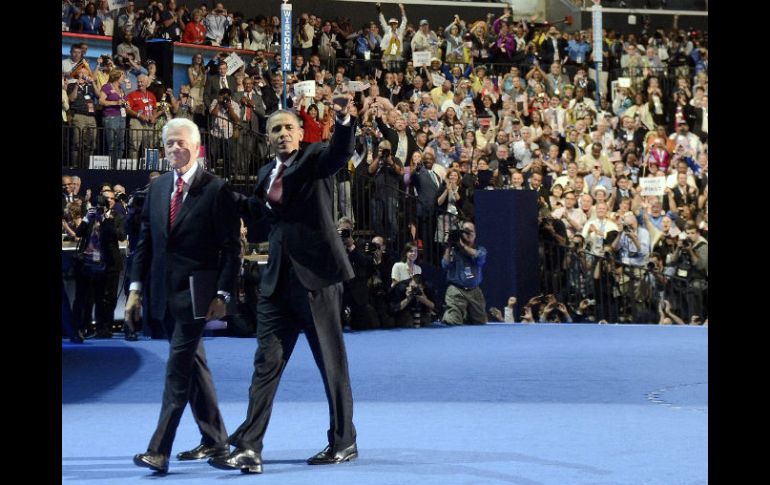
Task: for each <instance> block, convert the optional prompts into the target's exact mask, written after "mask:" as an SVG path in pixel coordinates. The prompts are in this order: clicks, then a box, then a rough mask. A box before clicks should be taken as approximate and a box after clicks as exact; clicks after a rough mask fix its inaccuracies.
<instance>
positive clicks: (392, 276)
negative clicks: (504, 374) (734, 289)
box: [62, 0, 709, 328]
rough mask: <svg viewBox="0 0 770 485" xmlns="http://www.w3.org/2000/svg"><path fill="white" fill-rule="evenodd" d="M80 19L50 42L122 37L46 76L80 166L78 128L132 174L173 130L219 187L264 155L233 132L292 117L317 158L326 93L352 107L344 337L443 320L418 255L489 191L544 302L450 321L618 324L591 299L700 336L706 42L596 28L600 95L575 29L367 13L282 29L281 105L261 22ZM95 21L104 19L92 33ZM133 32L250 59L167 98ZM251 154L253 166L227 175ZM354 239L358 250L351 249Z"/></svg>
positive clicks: (85, 143) (443, 238)
mask: <svg viewBox="0 0 770 485" xmlns="http://www.w3.org/2000/svg"><path fill="white" fill-rule="evenodd" d="M82 3H83V2H63V10H62V25H63V28H64V27H65V26H67V27H69V30H70V31H80V32H89V33H93V32H91V31H89V30H88V29H91V28H92V26H93V25H92V24H100V25H101V26H102V29H103V30H102V31H100V32H97V33H104V34H107V35H109V33H108V29H107V27H106V25H108V24H110V22H109V20H110V19H111V20H112V22H111V24H112V30H111V31H109V32H111V33H112V35H114V36H119V42H116V45H117V48H116V52H115V54H114V55H113V56H112V57H109V58H108V57H105V58H100V59H99V61H98V62H97V65H96V66H93V67H92V66H90V64H89V63H88V61H87V60H84V59H85V52H84V51H87V46H83V45H75V46H73V48H72V50H71V57H70V58H69V59H65V60H64V61H63V62H62V76H63V77H62V83H63V87H62V89H63V93H62V101H63V106H62V116H63V123H66V124H67V126H71V127H77V128H78V130H76V133H78V135H77V139H75V140H73V141H72V142H71V143H70V146H71V149H72V151H73V152H77V154H76V156H81V155H80V154H81V152H85V153H91V152H93V149H94V145H95V138H90V139H89V136H91V135H88V136H86V135H85V133H89V131H88V130H93V129H95V128H96V127H97V126H99V127H104V128H107V129H110V130H112V132H113V133H115V134H116V135H115V137H114V138H111V137H107V139H108V140H111V142H108V144H106V145H105V149H106V151H107V152H108V153H115V158H118V157H119V156H120V155H122V154H124V153H126V150H125V147H124V146H123V144H121V141H122V140H125V141H126V142H127V143H126V144H125V145H126V146H128V150H127V154H128V156H129V157H130V158H135V157H136V156H137V153H138V152H139V150H140V147H142V146H145V147H146V146H149V145H152V144H153V142H152V141H151V140H146V139H145V138H143V137H147V136H150V135H148V134H151V133H153V132H154V133H156V135H155V136H157V133H158V130H159V129H160V128H161V127H162V124H163V123H164V122H166V121H168V120H169V119H172V118H174V117H187V118H189V119H191V120H193V121H195V122H196V123H197V124H198V125H199V126H200V127H201V128H202V129H203V130H204V131H205V132H207V133H209V134H210V135H211V136H212V137H213V138H216V139H217V140H218V142H217V143H211V147H210V148H209V150H210V151H209V153H208V154H207V157H213V158H214V160H216V159H217V158H222V159H224V161H225V163H224V166H225V174H228V173H232V171H233V170H238V169H242V170H246V171H252V170H254V169H255V168H256V165H259V164H260V163H263V162H264V160H265V156H264V155H266V154H267V148H266V146H265V145H264V141H263V139H262V138H260V137H259V136H251V137H250V136H246V135H245V134H246V133H257V134H263V133H264V132H265V126H264V122H265V119H266V117H267V116H269V115H270V114H271V113H273V112H275V111H276V110H279V109H290V110H293V111H295V112H296V113H297V114H298V116H301V118H302V120H303V125H304V140H303V141H304V142H305V143H312V142H317V141H325V140H328V139H329V138H330V137H331V135H332V133H333V127H334V120H333V116H332V112H331V109H330V106H331V104H332V101H333V99H334V97H335V96H339V95H340V94H342V93H348V92H352V93H353V94H354V95H355V96H354V99H353V104H352V106H351V113H352V114H353V115H354V116H357V117H358V128H357V132H356V149H355V154H354V156H353V157H352V159H351V160H350V162H349V164H348V167H347V169H343V170H342V171H341V172H340V173H339V174H338V176H337V180H338V182H339V183H338V184H337V187H335V215H336V216H337V217H339V218H340V221H341V222H340V230H341V231H346V230H347V231H350V233H348V232H345V233H344V234H345V236H346V237H343V240H344V241H345V245H346V247H347V248H351V247H355V251H353V250H351V251H352V252H351V260H352V262H353V266H354V269H356V268H357V267H359V268H362V269H361V271H360V274H359V272H356V278H355V279H354V280H351V281H350V282H349V283H348V285H349V286H350V287H351V290H350V291H349V292H346V296H345V298H346V302H347V308H348V313H347V321H348V322H349V324H350V325H351V326H352V327H353V328H356V327H358V328H369V327H376V328H388V327H392V326H396V325H399V326H415V325H417V326H420V325H425V324H426V323H427V322H430V321H432V320H433V319H439V318H443V320H444V321H445V322H446V323H450V322H455V321H457V319H455V318H454V315H453V314H452V312H449V317H447V314H446V313H441V312H440V311H438V310H439V307H442V306H444V305H442V302H439V301H437V297H436V295H435V294H434V293H433V289H432V288H430V285H426V284H425V281H424V280H423V279H422V278H421V277H419V276H418V275H419V274H420V273H419V271H416V270H415V268H419V265H417V264H416V263H415V259H414V257H415V256H416V255H420V254H423V255H424V254H425V252H426V251H427V250H428V249H430V248H431V247H433V246H435V247H437V248H438V249H439V250H438V251H436V254H437V257H436V258H435V259H434V260H432V261H430V262H429V263H438V262H439V261H440V260H445V259H446V257H445V255H444V254H443V252H444V250H445V249H446V248H451V247H453V244H456V242H454V241H452V240H450V238H451V235H452V233H453V232H456V231H457V230H461V234H462V236H461V237H466V236H467V233H466V232H462V231H464V230H465V229H467V230H470V231H472V232H474V233H475V229H472V228H463V224H464V223H465V222H468V223H472V221H473V220H474V211H475V209H474V203H473V201H474V192H475V191H477V190H494V189H510V190H532V191H536V192H537V198H538V216H539V217H538V219H539V221H540V224H541V228H540V229H541V230H540V235H541V241H542V242H543V244H542V245H541V253H542V254H541V260H542V262H541V267H542V270H543V271H542V275H541V287H542V288H543V295H541V296H539V297H536V298H535V301H529V302H528V303H527V304H526V305H524V306H522V307H521V308H519V307H516V306H515V305H516V298H515V297H512V300H510V301H509V305H510V302H511V301H513V302H514V303H513V306H511V307H510V308H509V307H506V308H505V309H504V310H506V311H505V314H503V312H501V311H500V310H498V309H494V310H490V311H489V312H488V311H487V310H486V309H484V308H479V309H477V308H476V306H477V305H471V304H468V302H467V301H466V305H465V306H463V311H462V317H460V318H459V320H460V322H463V321H464V322H466V323H467V322H469V321H481V320H482V318H481V315H482V314H483V315H484V319H483V321H486V318H487V316H488V315H489V318H490V319H497V320H501V321H510V320H511V319H512V318H514V317H513V315H520V316H519V317H518V318H519V319H520V320H521V321H562V322H564V321H610V322H613V321H618V319H619V313H620V310H621V309H619V308H615V309H614V310H611V309H607V308H609V307H608V306H607V305H606V304H607V303H608V302H613V301H617V300H618V298H619V297H620V296H624V297H627V299H628V300H634V301H638V300H640V299H646V301H653V302H654V310H655V312H654V313H653V314H652V315H645V314H643V313H639V312H636V313H634V315H637V316H639V315H643V316H639V318H645V321H653V318H654V321H659V322H661V323H671V322H674V323H679V322H682V321H684V322H692V323H701V322H705V321H707V317H708V305H707V287H708V284H707V282H708V158H709V156H708V48H707V45H708V44H707V42H708V34H707V32H697V31H688V30H686V29H683V28H680V27H679V26H678V18H677V17H676V16H674V22H673V25H672V28H671V29H669V30H668V31H666V30H664V29H659V30H656V31H647V29H646V28H645V30H644V31H642V32H616V31H611V30H610V31H607V32H606V33H603V34H604V39H605V42H604V43H603V49H602V52H601V56H602V59H603V63H602V70H603V71H601V72H599V73H598V74H599V76H598V81H599V83H598V85H597V82H596V78H597V76H596V75H597V73H596V71H595V69H596V63H595V61H596V59H597V54H598V53H594V52H593V51H592V45H591V44H590V40H591V39H592V33H591V31H590V30H587V31H578V32H574V33H571V32H562V31H560V30H559V29H558V28H557V27H556V26H555V25H552V24H547V23H544V24H535V23H533V20H532V19H524V20H518V21H517V20H514V15H513V13H512V12H511V11H510V10H509V9H507V8H505V9H503V13H502V15H493V14H490V15H489V16H487V17H486V18H484V19H463V18H462V17H461V15H459V14H458V15H456V16H455V18H454V19H453V21H452V22H451V23H449V24H448V25H441V26H435V28H433V26H432V24H431V22H430V20H429V19H420V20H414V19H411V20H410V19H409V18H408V12H407V10H406V7H405V6H404V5H399V6H398V14H397V15H396V11H395V8H396V7H395V6H392V5H386V6H380V5H379V4H377V5H376V7H375V8H376V10H375V12H373V19H372V21H371V22H367V23H365V24H364V25H362V26H361V27H360V29H357V28H356V27H355V26H353V25H352V24H351V22H350V21H349V20H347V19H345V18H335V19H322V18H320V17H319V16H316V15H312V14H308V13H300V14H299V15H297V16H296V26H295V29H294V34H295V39H294V50H293V53H294V55H293V64H292V69H291V70H290V71H289V72H287V73H286V74H285V75H286V83H287V90H286V92H285V93H284V88H283V86H284V79H283V76H284V75H283V74H282V73H281V71H280V70H279V66H278V65H277V64H276V59H275V53H276V52H277V45H278V44H277V41H278V40H279V33H280V28H279V26H280V21H279V18H278V17H277V16H275V15H273V16H267V15H256V16H255V17H254V18H253V19H246V18H245V17H244V16H243V15H241V14H240V13H237V12H236V13H229V12H228V11H227V10H226V9H225V8H224V5H223V4H222V3H216V4H215V5H214V8H213V9H211V10H210V11H209V10H208V9H206V8H204V7H205V5H203V4H202V5H201V6H200V7H199V8H196V9H193V10H192V11H191V12H188V10H187V8H186V7H184V6H177V3H176V2H175V1H174V0H171V1H168V2H165V4H164V3H162V2H159V1H150V2H148V4H147V6H146V8H144V9H143V10H142V9H136V7H135V6H134V2H129V7H128V8H126V9H125V10H120V11H113V12H105V8H104V5H105V4H106V2H100V3H99V5H95V6H93V7H92V5H94V4H93V3H89V4H88V5H86V6H82V5H79V4H82ZM386 10H387V12H386ZM94 15H95V16H96V17H95V18H99V19H101V21H100V22H90V21H89V19H93V18H94ZM100 15H101V17H100ZM391 15H393V16H391ZM148 19H150V21H149V22H148ZM78 26H79V27H78ZM148 26H150V27H148ZM96 28H97V30H98V27H96ZM175 35H176V36H177V37H175ZM152 36H160V37H164V38H168V39H171V40H181V41H183V42H188V43H192V44H209V45H214V46H222V47H234V48H238V49H245V50H249V51H254V55H253V56H244V60H245V61H246V64H245V66H243V67H242V68H241V69H239V70H238V71H236V72H235V73H234V74H232V75H228V74H227V65H226V63H225V61H224V58H225V57H226V56H227V54H228V52H226V51H223V52H221V53H217V54H216V55H215V56H214V57H213V58H212V59H211V60H210V61H209V62H205V60H204V56H203V55H202V54H196V55H195V56H194V57H193V59H192V62H191V66H190V68H189V69H188V77H189V82H188V83H185V84H184V85H182V86H181V87H180V88H179V94H178V96H177V95H175V93H174V91H173V90H172V89H170V87H166V86H163V85H162V83H160V82H159V79H158V76H157V65H156V64H155V63H154V62H153V61H151V60H146V59H145V60H144V61H142V59H143V56H142V51H143V49H142V46H141V44H142V42H143V41H144V40H146V39H149V38H151V37H152ZM84 47H85V49H84ZM418 53H427V56H428V57H429V60H428V61H427V64H426V65H423V66H416V65H415V62H414V59H415V57H414V54H418ZM168 68H170V66H168ZM302 81H314V84H315V94H308V93H307V91H305V90H302V91H300V90H299V89H295V87H294V86H295V85H297V83H299V82H302ZM134 86H136V89H135V90H133V91H132V89H133V88H134ZM597 90H598V92H600V93H601V100H600V102H599V103H596V102H595V99H594V98H595V96H596V93H597ZM284 95H285V99H286V101H285V102H284ZM223 108H224V109H223ZM207 115H208V116H207ZM126 119H128V120H129V123H126V121H125V120H126ZM122 130H125V132H126V133H128V134H127V135H124V134H123V131H122ZM91 132H93V131H91ZM94 136H95V135H94ZM89 150H91V152H89ZM255 153H256V154H259V156H257V157H252V158H251V162H250V163H253V164H255V166H254V167H249V166H242V165H239V163H242V162H243V161H244V160H247V158H248V156H249V154H255ZM244 154H246V155H244ZM657 178H659V180H660V181H661V183H660V184H655V183H653V182H654V179H657ZM655 187H657V189H656V188H655ZM363 194H366V195H365V196H364V195H363ZM648 194H651V195H648ZM362 198H365V199H366V200H362ZM406 200H410V201H412V202H411V203H410V204H406V203H405V201H406ZM361 203H364V204H365V205H366V206H367V210H366V211H359V210H358V209H359V206H360V205H361ZM407 206H408V208H407ZM362 214H366V215H365V216H363V215H362ZM347 226H350V227H347ZM355 226H357V227H358V230H359V231H361V230H362V229H366V230H367V231H368V233H369V237H366V238H362V239H359V240H357V241H355V240H354V238H353V237H352V236H353V232H354V231H355V229H354V227H355ZM372 235H373V236H374V237H371V236H372ZM454 247H456V246H454ZM378 251H379V252H378ZM383 251H384V253H385V254H401V253H402V252H403V255H404V256H403V260H402V261H401V262H395V261H392V259H394V258H390V259H391V261H390V263H388V264H384V265H383ZM353 252H355V253H356V254H353ZM359 253H360V254H359ZM359 256H363V257H365V260H364V259H362V258H360V257H359ZM354 257H358V263H356V262H355V261H353V259H354ZM386 259H388V258H386ZM425 259H428V258H425ZM426 262H428V261H426ZM357 264H358V266H357ZM442 264H443V262H442ZM482 265H483V263H482ZM445 269H446V267H445ZM450 272H451V270H447V278H448V280H449V281H450V283H451V281H452V280H451V277H449V273H450ZM406 275H408V276H409V277H408V278H404V276H406ZM404 282H406V283H404ZM450 287H451V288H452V291H448V292H447V294H448V295H447V297H446V298H445V300H444V302H443V303H444V304H445V305H448V303H449V301H450V298H451V295H450V294H454V293H455V291H454V290H455V289H458V287H459V288H460V289H459V290H458V292H460V293H462V292H468V291H470V290H466V289H464V288H471V286H465V285H462V284H456V285H450ZM476 287H477V286H476ZM356 288H358V289H356ZM415 288H419V290H416V289H415ZM364 293H366V295H367V296H368V298H366V299H364V298H362V297H361V295H363V294H364ZM364 300H366V301H364ZM470 301H474V300H473V298H471V300H470ZM482 301H483V300H482ZM559 301H561V303H559ZM418 307H419V311H418V310H417V308H418ZM514 308H515V311H514V310H513V309H514ZM602 308H605V309H604V310H602ZM477 310H478V311H477ZM509 310H510V311H509ZM626 311H627V312H631V311H630V310H629V309H628V308H626ZM476 313H478V315H476ZM632 313H633V312H632ZM509 314H510V316H508V315H509ZM474 315H476V316H474ZM367 326H369V327H367Z"/></svg>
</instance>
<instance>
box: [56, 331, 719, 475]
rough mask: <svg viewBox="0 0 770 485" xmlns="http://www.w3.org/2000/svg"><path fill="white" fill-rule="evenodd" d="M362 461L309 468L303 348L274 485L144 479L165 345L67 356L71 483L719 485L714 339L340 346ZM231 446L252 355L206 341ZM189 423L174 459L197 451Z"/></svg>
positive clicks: (376, 338)
mask: <svg viewBox="0 0 770 485" xmlns="http://www.w3.org/2000/svg"><path fill="white" fill-rule="evenodd" d="M345 340H346V343H347V346H348V357H349V360H350V367H351V378H352V385H353V396H354V399H355V418H354V420H355V424H356V427H357V430H358V447H359V452H360V458H359V459H358V460H356V461H354V462H351V463H347V464H343V465H337V466H332V467H311V466H308V465H306V464H305V459H306V458H307V457H309V456H311V455H312V454H314V453H316V452H317V451H319V450H320V449H321V448H323V447H324V446H325V437H326V429H327V426H328V410H327V406H326V399H325V396H324V392H323V387H322V383H321V379H320V375H319V373H318V370H317V369H316V367H315V364H314V363H313V359H312V356H311V354H310V350H309V348H308V346H307V342H306V341H304V338H300V341H299V342H298V344H297V347H296V350H295V352H294V355H293V357H292V359H291V361H290V362H289V365H288V367H287V369H286V372H285V373H284V376H283V379H282V381H281V386H280V388H279V391H278V396H277V399H276V403H275V406H274V408H273V415H272V418H271V422H270V426H269V428H268V433H267V436H266V438H265V449H264V452H263V458H264V460H265V472H264V474H263V475H259V476H253V475H242V474H240V473H238V472H226V471H222V470H217V469H214V468H211V467H209V466H208V465H207V464H206V463H205V461H201V462H179V461H176V460H175V459H172V461H171V466H170V472H169V474H168V475H167V476H165V477H159V476H154V475H152V474H151V473H150V472H149V470H147V469H145V468H138V467H136V466H134V465H133V463H132V456H133V455H134V454H135V453H138V452H142V451H144V450H145V449H146V446H147V442H148V441H149V438H150V436H151V434H152V432H153V430H154V428H155V424H156V422H157V419H158V413H159V411H160V399H161V393H162V386H163V374H164V369H165V359H166V354H167V352H168V344H167V343H166V342H164V341H140V342H125V341H123V340H101V341H93V340H92V341H87V343H86V344H83V345H72V344H69V343H66V342H63V344H62V354H63V358H62V389H63V391H62V394H63V395H62V399H63V405H62V454H63V456H62V482H63V483H65V482H66V483H81V484H98V485H116V484H121V485H123V484H135V483H141V482H140V481H143V480H163V481H164V482H170V483H184V484H185V485H188V484H190V485H197V484H204V483H205V484H210V483H224V482H222V480H228V479H231V480H238V481H239V482H240V483H246V482H248V483H261V484H281V485H289V484H326V483H329V484H335V485H345V484H351V485H353V484H356V485H359V484H399V485H400V484H419V485H422V484H440V485H451V484H522V485H535V484H554V485H571V484H575V485H610V484H612V485H617V484H629V485H642V484H660V485H675V484H688V485H689V484H705V483H707V476H708V466H707V448H708V427H707V425H708V362H707V361H708V349H707V347H708V329H706V328H702V327H682V326H657V325H622V326H621V325H519V324H516V325H487V326H473V327H440V328H439V327H436V328H427V329H418V330H390V331H369V332H360V333H346V334H345ZM205 346H206V352H207V354H208V360H209V366H210V367H211V369H212V373H213V375H214V380H215V384H216V386H217V392H218V396H219V400H220V406H221V410H222V414H223V416H224V419H225V424H226V426H227V430H228V432H232V431H233V430H234V429H235V428H236V427H237V426H238V424H240V422H241V421H242V419H243V418H244V416H245V413H246V406H247V390H248V385H249V382H250V378H251V372H252V360H253V354H254V349H255V346H256V342H255V340H253V339H234V338H225V337H219V338H210V339H206V341H205ZM199 438H200V436H199V434H198V431H197V427H196V426H195V423H194V421H193V419H192V416H191V414H190V412H189V409H188V410H187V411H185V415H184V417H183V418H182V422H181V424H180V426H179V430H178V432H177V436H176V440H175V442H174V454H176V453H177V452H179V451H182V450H185V449H189V448H192V447H194V446H195V445H197V444H198V440H199Z"/></svg>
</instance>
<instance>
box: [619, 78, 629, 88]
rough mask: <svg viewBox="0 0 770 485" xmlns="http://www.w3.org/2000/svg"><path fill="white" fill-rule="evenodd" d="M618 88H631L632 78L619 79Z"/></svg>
mask: <svg viewBox="0 0 770 485" xmlns="http://www.w3.org/2000/svg"><path fill="white" fill-rule="evenodd" d="M618 86H619V87H621V88H630V87H631V78H630V77H619V78H618Z"/></svg>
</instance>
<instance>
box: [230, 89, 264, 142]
mask: <svg viewBox="0 0 770 485" xmlns="http://www.w3.org/2000/svg"><path fill="white" fill-rule="evenodd" d="M243 96H244V93H243V92H240V93H233V101H235V102H236V103H239V104H240V103H241V100H242V99H243ZM251 100H252V102H253V103H254V109H253V110H252V113H251V121H250V122H249V123H248V124H247V123H246V122H245V121H243V122H242V124H241V126H242V127H243V128H248V129H249V130H251V131H254V132H258V133H261V130H260V124H261V121H260V120H261V119H262V118H264V116H265V108H264V107H263V106H262V94H261V93H260V91H259V90H258V89H254V91H253V92H252V94H251ZM244 113H246V105H244V104H241V119H243V117H244V116H245V115H244Z"/></svg>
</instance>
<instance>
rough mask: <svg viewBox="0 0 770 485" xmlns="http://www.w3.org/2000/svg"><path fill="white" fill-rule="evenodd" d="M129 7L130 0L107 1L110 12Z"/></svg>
mask: <svg viewBox="0 0 770 485" xmlns="http://www.w3.org/2000/svg"><path fill="white" fill-rule="evenodd" d="M127 6H128V0H107V9H108V10H117V9H119V8H126V7H127Z"/></svg>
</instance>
